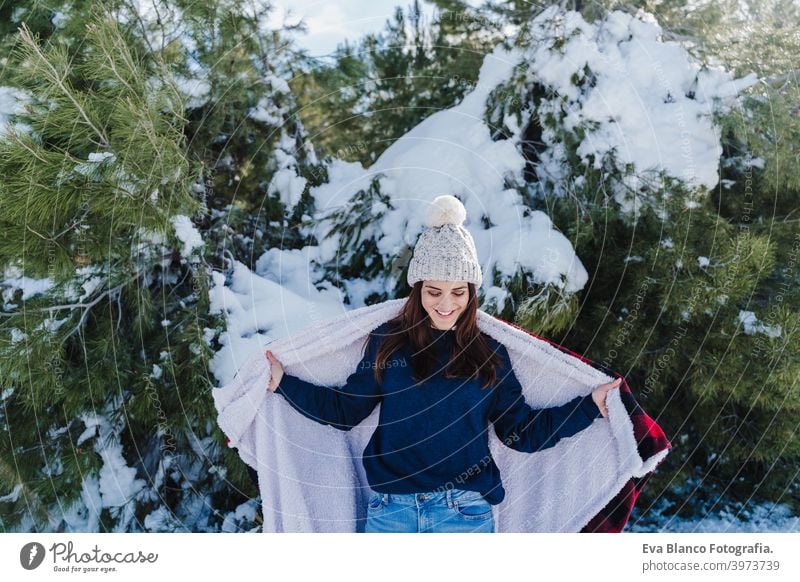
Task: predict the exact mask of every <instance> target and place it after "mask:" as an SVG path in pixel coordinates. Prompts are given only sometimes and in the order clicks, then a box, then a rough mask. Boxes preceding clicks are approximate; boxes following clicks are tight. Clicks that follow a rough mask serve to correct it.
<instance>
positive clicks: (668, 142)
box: [524, 5, 757, 211]
mask: <svg viewBox="0 0 800 582" xmlns="http://www.w3.org/2000/svg"><path fill="white" fill-rule="evenodd" d="M558 14H559V8H558V6H557V5H553V6H551V7H549V8H547V9H546V10H544V11H543V12H542V13H541V14H540V15H539V16H538V17H537V18H536V19H534V21H533V23H532V27H531V34H532V35H533V37H534V38H536V39H538V42H536V41H534V42H532V43H531V45H530V48H529V49H527V52H526V54H525V57H524V58H525V60H526V61H527V63H528V66H529V76H530V78H531V80H535V81H537V82H539V83H541V84H544V85H545V86H546V87H548V88H549V89H550V90H551V91H554V92H555V94H556V98H555V99H554V100H552V101H551V102H550V103H545V104H544V105H543V106H542V107H541V110H542V111H541V112H540V113H552V114H554V117H555V118H556V119H558V118H560V117H561V116H562V115H563V118H564V119H563V126H564V128H565V129H567V130H571V131H572V130H576V129H578V128H581V129H582V130H584V131H585V132H586V133H585V137H584V138H583V140H582V141H581V143H580V145H579V146H578V149H577V153H578V154H579V156H580V157H581V160H582V161H583V163H584V164H586V165H587V166H591V167H593V168H595V169H600V168H602V167H604V164H605V163H607V160H609V159H611V160H613V164H614V167H615V168H617V169H618V170H619V171H620V173H622V174H623V176H622V179H620V180H619V181H618V182H617V184H616V185H615V186H616V188H615V198H616V200H617V201H618V202H619V203H620V204H621V205H622V206H623V208H624V209H625V210H626V211H632V210H634V211H635V204H636V198H635V197H636V196H637V193H638V192H640V190H641V189H642V188H645V189H649V190H653V189H658V188H659V187H660V186H661V179H660V174H661V173H662V172H663V173H664V174H665V175H667V176H671V177H673V178H677V179H679V180H681V181H683V182H684V183H685V184H686V185H688V186H689V187H690V188H695V189H701V188H705V189H711V188H713V187H714V186H715V185H716V184H717V183H718V181H719V175H718V162H719V158H720V155H721V154H722V146H721V144H720V139H719V132H718V130H717V128H716V127H715V125H714V121H713V114H714V113H715V112H716V111H724V110H725V109H726V108H727V107H729V106H730V105H731V104H733V103H734V101H735V98H736V97H737V95H738V94H739V92H740V91H741V90H742V89H744V88H746V87H749V86H751V85H753V84H755V83H756V82H757V78H756V76H755V75H754V74H751V75H748V76H747V77H745V78H742V79H733V77H732V76H731V74H730V73H728V72H726V71H724V70H723V69H721V68H713V67H704V66H701V65H700V64H699V63H697V62H695V61H694V60H693V59H692V58H691V56H690V55H689V53H688V52H687V51H686V49H684V48H683V47H682V46H681V45H680V44H678V43H676V42H671V41H666V42H665V41H663V40H662V39H661V32H662V31H661V28H660V27H659V25H658V24H657V23H656V21H655V19H654V18H653V16H652V15H650V14H647V13H645V12H642V11H639V13H638V14H636V15H631V14H627V13H624V12H620V11H615V12H611V13H609V14H608V15H607V16H606V17H605V18H604V19H603V20H601V21H599V22H598V23H596V24H595V23H592V24H589V23H587V22H585V21H584V20H583V18H582V17H581V16H580V14H578V13H575V12H569V13H567V14H566V15H565V16H564V17H563V18H559V17H558ZM556 42H563V45H562V46H561V47H556V46H555V43H556ZM586 69H588V71H589V73H587V72H586ZM587 76H590V77H591V79H592V80H593V83H594V84H592V83H589V82H583V81H584V80H588V79H587ZM574 79H578V80H579V83H578V84H576V82H575V81H574ZM543 140H544V141H545V143H546V144H548V147H549V151H547V152H546V155H544V156H543V160H542V161H543V163H542V164H541V166H540V167H539V168H538V169H537V172H539V173H540V175H541V178H542V179H543V180H544V179H547V178H550V179H551V181H552V183H553V184H554V187H555V188H556V189H558V188H559V185H558V184H559V181H560V179H561V178H563V177H564V176H565V173H566V174H568V173H569V172H570V171H572V170H571V169H567V168H565V166H566V162H567V160H566V157H565V155H564V153H563V152H561V151H558V150H556V149H554V148H556V147H557V145H558V137H557V134H556V132H555V131H554V130H553V129H551V128H545V131H544V135H543ZM626 168H632V171H628V170H626ZM575 171H576V173H577V172H578V169H575ZM562 183H564V182H563V181H562ZM632 198H633V199H632Z"/></svg>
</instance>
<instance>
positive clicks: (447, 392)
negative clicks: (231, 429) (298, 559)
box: [267, 196, 620, 532]
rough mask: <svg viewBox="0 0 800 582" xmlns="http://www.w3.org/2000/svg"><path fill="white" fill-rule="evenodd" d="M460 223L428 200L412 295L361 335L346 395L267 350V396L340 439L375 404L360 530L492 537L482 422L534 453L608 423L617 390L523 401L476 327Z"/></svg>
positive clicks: (499, 352)
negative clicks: (287, 368) (303, 376)
mask: <svg viewBox="0 0 800 582" xmlns="http://www.w3.org/2000/svg"><path fill="white" fill-rule="evenodd" d="M465 218H466V211H465V209H464V207H463V205H462V204H461V203H460V202H459V201H458V199H456V198H455V197H453V196H440V197H439V198H437V199H436V200H434V212H433V213H432V214H431V215H430V216H429V218H428V222H427V226H428V229H426V230H425V231H424V232H423V233H422V235H421V236H420V239H419V241H418V242H417V245H416V247H415V249H414V257H413V258H412V260H411V263H410V265H409V270H408V283H409V285H411V286H412V292H411V294H410V296H409V297H408V300H407V301H406V303H405V305H404V307H403V309H402V310H401V312H400V313H399V314H398V315H397V317H395V318H394V319H392V320H390V321H388V322H386V323H384V324H382V325H380V326H379V327H378V328H377V329H375V330H373V332H372V333H371V334H370V335H369V336H368V338H367V341H366V345H365V349H364V356H363V358H362V360H361V362H360V363H359V365H358V367H357V369H356V371H355V372H353V374H352V375H351V376H350V377H349V378H348V379H347V382H346V384H345V385H344V386H342V387H341V388H338V389H323V390H320V389H318V388H317V387H315V386H314V385H313V384H310V383H308V382H305V381H303V380H300V379H299V378H297V377H295V376H291V375H289V374H284V371H283V367H282V366H281V363H280V362H279V361H278V360H277V359H276V358H275V357H274V356H273V355H272V353H271V352H267V358H268V359H269V362H270V365H271V375H272V379H271V381H270V383H269V386H268V389H269V390H270V391H271V392H275V393H277V394H280V395H282V396H283V397H284V398H286V400H287V401H288V402H289V403H290V404H291V405H292V406H293V407H294V408H295V409H296V410H298V411H299V412H301V413H302V414H304V415H305V416H307V417H308V418H311V419H313V420H315V421H317V422H320V423H322V424H330V425H331V426H334V427H336V428H338V429H341V430H349V429H351V428H352V427H354V426H356V425H357V424H358V423H360V422H361V421H362V420H364V419H365V418H366V417H367V416H369V414H370V413H371V412H372V411H373V409H374V408H375V406H376V405H377V404H378V403H379V402H380V403H381V410H380V419H379V425H378V427H377V429H376V430H375V432H374V433H373V435H372V438H371V439H370V441H369V443H368V445H367V447H366V449H365V450H364V453H363V464H364V468H365V471H366V474H367V478H368V481H369V484H370V487H371V488H372V490H373V492H374V493H373V494H372V495H371V497H370V500H369V506H368V509H367V523H366V530H365V531H367V532H494V531H495V525H494V519H493V515H492V507H491V506H492V505H493V504H498V503H500V502H501V501H502V500H503V497H504V495H505V491H504V489H503V486H502V480H501V478H500V474H499V470H498V468H497V465H496V464H495V463H494V460H493V459H492V456H491V454H490V452H489V447H488V429H489V427H488V425H489V423H491V424H492V425H493V427H494V430H495V432H496V434H497V436H498V438H500V440H501V441H502V442H503V443H504V444H505V445H506V446H509V447H511V448H512V449H515V450H518V451H523V452H529V453H532V452H536V451H540V450H543V449H546V448H548V447H552V446H553V445H555V444H556V443H557V442H558V441H559V440H560V439H562V438H567V437H570V436H573V435H575V434H577V433H578V432H580V431H581V430H583V429H584V428H586V427H588V426H589V425H590V424H591V423H592V422H593V421H594V420H595V419H596V418H598V417H600V416H603V417H605V416H607V414H608V413H607V410H606V407H605V398H606V394H607V393H608V391H609V390H611V389H613V388H616V387H618V386H619V383H620V379H617V380H615V381H614V382H611V383H608V384H604V385H601V386H599V387H598V388H597V389H595V390H594V391H593V392H592V393H591V394H590V395H587V396H582V397H578V398H575V399H573V400H572V401H570V402H567V403H566V404H563V405H561V406H557V407H553V408H546V409H541V410H534V409H532V408H531V407H530V406H528V405H527V404H526V403H525V400H524V398H523V396H522V387H521V385H520V383H519V381H518V380H517V378H516V376H515V375H514V371H513V368H512V365H511V362H510V358H509V355H508V351H507V350H506V348H505V347H504V346H503V345H502V344H500V343H499V342H497V341H496V340H494V339H493V338H491V337H489V336H488V335H486V334H484V333H482V332H481V331H480V330H479V329H478V327H477V325H476V319H477V295H476V287H477V286H480V284H481V281H482V275H481V269H480V265H479V264H478V261H477V256H476V252H475V245H474V243H473V241H472V237H471V235H470V234H469V232H468V231H467V230H466V229H464V228H463V226H461V223H462V222H463V221H464V219H465Z"/></svg>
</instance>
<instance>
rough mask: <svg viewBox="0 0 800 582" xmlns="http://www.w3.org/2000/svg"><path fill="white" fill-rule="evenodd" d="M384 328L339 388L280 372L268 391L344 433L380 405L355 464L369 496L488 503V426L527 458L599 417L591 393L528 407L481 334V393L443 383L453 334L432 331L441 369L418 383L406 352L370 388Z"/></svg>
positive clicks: (496, 495)
mask: <svg viewBox="0 0 800 582" xmlns="http://www.w3.org/2000/svg"><path fill="white" fill-rule="evenodd" d="M386 328H387V324H386V323H384V324H383V325H381V326H379V327H378V328H377V329H376V330H375V331H373V333H372V334H371V336H370V339H369V342H368V344H367V346H366V350H365V351H364V357H363V358H362V360H361V362H360V363H359V365H358V367H357V368H356V370H355V371H354V372H353V373H352V374H351V375H350V377H348V379H347V383H346V384H345V386H343V387H341V388H327V387H321V386H316V385H314V384H312V383H309V382H306V381H304V380H301V379H299V378H297V377H296V376H291V375H289V374H286V373H284V375H283V379H282V380H281V383H280V385H279V386H278V388H277V389H276V391H275V392H276V393H277V394H281V395H282V396H283V397H284V398H286V400H287V401H288V402H289V403H290V404H291V405H292V407H294V408H295V409H296V410H297V411H298V412H300V413H301V414H303V415H304V416H306V417H308V418H311V419H313V420H315V421H317V422H319V423H322V424H329V425H331V426H333V427H335V428H337V429H340V430H349V429H351V428H353V427H354V426H356V425H357V424H358V423H359V422H361V421H362V420H364V419H365V418H366V417H367V416H369V414H370V413H371V412H372V411H373V409H374V408H375V406H376V405H377V404H378V403H379V402H380V403H381V408H380V416H379V425H378V427H377V428H376V429H375V432H374V433H373V435H372V438H371V439H370V441H369V443H368V444H367V446H366V448H365V449H364V452H363V458H362V462H363V464H364V469H365V471H366V475H367V480H368V482H369V485H370V487H371V488H372V489H373V490H374V491H377V492H381V493H417V492H424V491H433V490H441V489H443V488H457V489H468V490H471V491H478V492H480V493H481V494H482V495H483V496H484V498H485V499H486V500H487V501H489V503H492V504H497V503H500V502H501V501H502V500H503V498H504V497H505V490H504V489H503V485H502V481H501V479H500V471H499V469H498V468H497V465H496V464H495V462H494V460H493V459H492V456H491V453H490V452H489V441H488V438H489V435H488V430H489V423H492V424H493V426H494V430H495V434H496V435H497V437H498V438H499V439H500V440H501V442H503V444H505V445H506V446H508V447H511V448H512V449H515V450H517V451H523V452H528V453H530V452H535V451H541V450H542V449H546V448H548V447H552V446H553V445H555V444H556V443H557V442H558V441H559V440H560V439H562V438H566V437H570V436H572V435H574V434H576V433H578V432H580V431H582V430H583V429H585V428H586V427H588V426H589V425H591V424H592V422H593V421H594V420H595V419H596V418H601V417H602V414H601V413H600V409H599V408H598V407H597V405H596V404H595V403H594V400H592V396H591V394H588V395H586V396H582V397H577V398H575V399H573V400H571V401H569V402H567V403H566V404H563V405H561V406H555V407H552V408H544V409H538V410H537V409H533V408H531V407H530V406H528V404H526V403H525V400H524V397H523V396H522V386H520V383H519V381H518V380H517V377H516V376H515V375H514V371H513V369H512V367H511V361H510V359H509V356H508V351H507V350H506V348H505V346H503V344H501V343H500V342H498V341H497V340H495V339H494V338H491V337H489V336H488V335H485V336H484V337H485V338H486V339H487V340H488V342H489V345H490V346H491V347H492V349H493V350H495V351H496V352H497V353H498V354H499V355H500V357H501V358H502V360H503V361H502V364H501V366H499V367H498V368H497V379H498V381H497V384H496V385H495V386H494V387H492V388H487V389H485V390H481V388H480V383H481V381H480V380H478V379H474V378H473V379H470V380H466V379H463V378H462V379H448V378H445V377H444V369H445V364H446V361H447V357H448V354H449V350H450V346H451V345H452V342H453V339H454V335H455V331H454V330H437V329H432V331H433V332H434V337H435V340H434V343H433V346H431V348H430V349H434V350H435V353H436V354H437V357H438V359H439V363H440V365H439V366H437V367H436V368H435V369H434V371H433V372H432V374H431V376H430V377H429V378H428V379H426V380H425V381H424V382H422V383H420V384H415V382H414V381H413V379H412V377H411V373H412V371H411V357H410V353H411V350H410V347H408V346H405V347H403V348H402V349H400V350H398V351H397V352H395V353H394V354H393V355H392V356H390V357H389V359H388V360H387V361H386V364H385V367H384V370H383V372H384V376H383V386H378V385H377V383H376V382H375V379H374V377H373V370H374V363H375V356H376V354H377V349H378V346H379V342H380V341H381V339H382V337H383V336H384V334H385V333H386Z"/></svg>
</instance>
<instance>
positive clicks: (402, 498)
mask: <svg viewBox="0 0 800 582" xmlns="http://www.w3.org/2000/svg"><path fill="white" fill-rule="evenodd" d="M378 495H380V496H381V497H382V498H383V502H384V503H388V502H389V501H397V502H400V503H410V504H411V503H426V502H428V501H446V502H447V506H448V507H452V505H453V499H458V498H461V497H464V496H466V495H475V496H481V494H480V493H479V492H477V491H472V490H468V489H452V488H450V489H445V490H438V491H422V492H419V493H380V492H378Z"/></svg>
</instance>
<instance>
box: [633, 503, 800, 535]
mask: <svg viewBox="0 0 800 582" xmlns="http://www.w3.org/2000/svg"><path fill="white" fill-rule="evenodd" d="M688 496H689V497H691V494H689V495H688ZM703 505H704V507H703V508H702V509H701V510H700V511H699V513H700V514H701V515H700V516H699V517H693V518H682V517H678V516H676V515H674V514H672V513H674V512H670V513H667V512H666V511H665V509H667V507H668V506H669V503H668V502H667V501H666V499H665V498H662V499H660V500H658V501H657V502H656V503H655V504H654V506H653V507H650V508H646V509H647V510H648V514H647V516H646V517H645V518H640V517H639V514H640V512H641V511H642V510H643V509H645V507H644V506H641V505H637V506H635V508H634V511H633V514H632V515H631V519H630V520H629V522H628V525H627V526H626V527H625V530H624V531H625V532H630V533H644V532H650V533H779V532H785V533H789V532H794V533H797V532H800V516H798V515H793V514H792V511H791V509H790V508H789V506H788V505H786V504H782V503H770V502H762V503H753V502H750V503H747V504H742V503H740V502H739V503H733V502H728V503H726V506H729V507H731V509H725V508H723V507H722V504H721V502H720V501H719V500H718V501H716V502H715V503H713V504H711V503H705V504H703ZM672 509H673V510H674V508H672Z"/></svg>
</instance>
